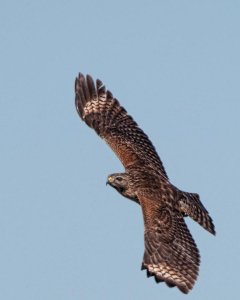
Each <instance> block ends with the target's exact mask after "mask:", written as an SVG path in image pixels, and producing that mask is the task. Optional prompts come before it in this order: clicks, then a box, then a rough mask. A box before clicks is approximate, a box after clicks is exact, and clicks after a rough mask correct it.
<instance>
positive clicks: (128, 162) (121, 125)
mask: <svg viewBox="0 0 240 300" xmlns="http://www.w3.org/2000/svg"><path fill="white" fill-rule="evenodd" d="M75 105H76V109H77V112H78V114H79V116H80V118H81V119H82V120H83V121H84V122H85V123H86V124H87V125H88V126H89V127H91V128H93V129H94V130H95V131H96V133H97V134H98V135H99V136H100V137H101V138H102V139H104V140H105V142H106V143H107V144H108V145H109V146H110V147H111V148H112V150H113V151H114V152H115V154H116V155H117V156H118V158H119V159H120V161H121V162H122V164H123V166H124V168H125V173H115V174H112V175H109V176H108V179H107V184H109V185H110V186H112V187H113V188H114V189H116V190H117V191H118V192H119V193H120V194H121V195H123V196H124V197H126V198H128V199H130V200H133V201H135V202H136V203H138V204H140V206H141V208H142V213H143V219H144V244H145V252H144V256H143V262H142V270H143V269H146V271H147V276H148V277H149V276H154V277H155V280H156V282H165V283H166V284H167V285H168V286H169V287H174V286H177V287H178V288H179V290H180V291H182V292H183V293H188V292H189V291H190V290H191V289H192V288H193V285H194V283H195V281H196V279H197V276H198V271H199V265H200V255H199V251H198V248H197V246H196V244H195V242H194V239H193V238H192V236H191V233H190V232H189V230H188V227H187V225H186V223H185V220H184V218H185V217H187V216H189V217H191V218H192V219H193V220H194V221H196V222H198V223H199V224H200V225H201V226H202V227H203V228H204V229H206V230H207V231H209V232H210V233H212V234H215V228H214V225H213V221H212V218H211V217H210V215H209V213H208V211H207V210H206V208H205V207H204V206H203V204H202V203H201V201H200V198H199V195H198V194H195V193H188V192H184V191H181V190H179V189H178V188H177V187H175V186H174V185H173V184H171V182H170V181H169V179H168V176H167V173H166V171H165V169H164V166H163V164H162V161H161V159H160V157H159V156H158V154H157V152H156V150H155V148H154V146H153V144H152V143H151V141H150V140H149V139H148V136H147V135H146V134H145V133H144V132H143V131H142V130H141V129H140V128H139V127H138V125H137V123H136V122H135V121H134V120H133V118H132V117H131V116H130V115H129V114H128V113H127V111H126V110H125V109H124V108H123V107H122V106H120V104H119V102H118V100H117V99H116V98H114V97H113V95H112V93H111V92H110V91H109V90H106V88H105V86H104V85H103V83H102V82H101V81H100V80H99V79H97V80H96V83H95V82H94V81H93V79H92V77H91V76H89V75H87V76H86V77H85V76H84V75H82V74H81V73H80V74H79V76H78V77H77V78H76V81H75Z"/></svg>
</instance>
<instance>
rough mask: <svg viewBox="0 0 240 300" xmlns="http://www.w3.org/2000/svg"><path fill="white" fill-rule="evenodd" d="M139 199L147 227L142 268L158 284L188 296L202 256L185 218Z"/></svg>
mask: <svg viewBox="0 0 240 300" xmlns="http://www.w3.org/2000/svg"><path fill="white" fill-rule="evenodd" d="M139 199H140V203H141V206H142V209H143V216H144V225H145V233H144V237H145V253H144V257H143V263H142V269H146V270H147V276H148V277H149V276H154V277H155V280H156V282H163V281H165V282H166V284H167V285H168V286H169V287H174V286H177V287H178V288H179V289H180V290H181V291H182V292H183V293H188V292H189V290H191V289H192V287H193V285H194V283H195V281H196V279H197V276H198V270H199V264H200V256H199V252H198V249H197V246H196V244H195V242H194V240H193V238H192V236H191V234H190V232H189V230H188V228H187V226H186V224H185V222H184V219H183V217H182V215H181V214H180V213H179V212H177V211H172V210H171V209H170V208H169V207H167V206H159V205H157V204H156V201H153V200H149V199H147V198H144V197H141V196H139Z"/></svg>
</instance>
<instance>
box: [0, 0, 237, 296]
mask: <svg viewBox="0 0 240 300" xmlns="http://www.w3.org/2000/svg"><path fill="white" fill-rule="evenodd" d="M239 13H240V4H239V1H176V0H175V1H157V0H155V1H153V0H150V1H118V2H117V1H104V0H102V1H71V0H70V1H38V2H37V1H27V0H23V1H5V0H1V2H0V40H1V47H0V49H1V50H0V51H1V55H0V69H1V72H0V130H1V145H0V146H1V147H0V149H1V150H0V153H1V155H0V166H1V170H0V182H1V191H0V237H1V239H0V240H1V242H0V244H1V247H0V269H1V272H0V298H1V299H4V300H10V299H11V300H12V299H18V300H21V299H24V300H28V299H29V300H30V299H31V300H32V299H34V300H38V299H39V300H40V299H41V300H42V299H44V300H48V299H49V300H50V299H51V300H54V299H58V300H61V299H71V300H75V299H84V300H85V299H86V300H92V299H139V300H141V299H149V298H158V299H160V298H161V299H172V300H174V299H186V297H187V298H188V299H194V300H198V299H220V300H221V299H227V298H229V299H236V298H237V290H238V280H239V272H238V270H239V268H240V259H239V251H240V243H239V212H240V204H239V203H240V202H239V192H238V186H239V182H238V180H239V175H240V174H239V162H240V157H239V156H240V155H239V153H240V149H239V148H240V141H239V130H240V124H239V123H240V122H239V115H240V85H239V78H240V56H239V53H240V38H239V28H240V18H239ZM79 71H81V72H82V73H84V74H86V73H89V74H91V75H92V76H93V77H94V78H100V79H101V80H102V81H103V82H104V83H105V84H106V85H107V87H108V88H109V89H110V90H111V91H112V92H113V94H114V95H115V97H116V98H118V99H119V101H120V102H121V104H122V105H123V106H124V107H125V108H126V109H127V110H128V112H129V113H130V114H131V115H132V116H133V117H134V119H135V120H136V121H137V122H138V124H139V125H140V126H141V127H142V128H143V129H144V131H145V132H146V133H147V134H148V135H149V137H150V138H151V140H152V142H153V144H154V145H155V147H156V149H157V150H158V153H159V155H160V156H161V158H162V161H163V163H164V165H165V168H166V170H167V173H168V175H169V177H170V179H171V181H172V183H173V184H175V185H176V186H178V187H179V188H181V189H183V190H186V191H189V192H197V193H199V194H200V195H201V200H202V202H203V203H204V204H205V205H206V207H207V209H208V210H209V211H210V213H211V216H212V217H213V219H214V222H215V225H216V230H217V236H216V237H213V236H211V235H210V234H208V233H207V232H206V231H204V230H202V228H200V226H198V225H197V224H194V223H193V222H192V221H191V220H189V221H188V225H189V227H190V229H191V232H192V234H193V236H194V238H195V240H196V242H197V244H198V246H199V249H200V252H201V257H202V263H201V269H200V275H199V278H198V281H197V283H196V285H195V287H194V289H193V291H192V292H191V293H190V294H189V295H188V296H185V295H182V294H180V292H179V291H178V290H177V289H169V288H167V287H166V285H164V284H159V285H157V284H155V282H154V280H153V279H152V278H149V279H147V278H146V274H145V273H144V272H141V271H140V266H141V261H142V256H143V251H144V245H143V220H142V215H141V210H140V208H139V207H138V206H137V205H136V204H135V203H132V202H130V201H128V200H127V199H124V198H123V197H121V196H120V195H119V194H117V193H116V191H114V190H113V189H111V188H110V187H106V185H105V182H106V177H107V175H108V174H110V173H113V172H119V171H120V172H121V171H122V170H123V167H122V166H121V164H120V162H119V161H118V159H117V158H116V157H115V155H114V154H113V153H112V151H111V150H110V149H109V148H108V147H107V146H106V145H105V144H104V143H103V141H101V140H100V139H99V138H98V137H97V136H96V134H95V133H94V132H93V131H92V130H90V129H89V128H88V127H87V126H86V125H85V124H84V123H82V122H81V121H80V119H79V117H78V115H77V113H76V111H75V107H74V90H73V86H74V80H75V77H76V75H77V73H78V72H79Z"/></svg>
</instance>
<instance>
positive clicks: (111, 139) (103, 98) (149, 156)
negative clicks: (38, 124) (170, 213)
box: [75, 74, 167, 178]
mask: <svg viewBox="0 0 240 300" xmlns="http://www.w3.org/2000/svg"><path fill="white" fill-rule="evenodd" d="M75 94H76V97H75V104H76V108H77V111H78V114H79V116H80V118H81V119H82V120H83V121H85V122H86V124H87V125H88V126H90V127H91V128H93V129H94V130H95V131H96V133H97V134H98V135H100V136H101V137H102V138H103V139H104V140H105V141H106V142H107V144H108V145H109V146H110V147H111V148H112V150H113V151H114V152H115V153H116V154H117V156H118V157H119V159H120V160H121V162H122V164H123V165H124V167H125V169H127V168H128V167H130V166H131V167H133V166H134V165H137V166H139V165H140V166H142V165H146V166H148V167H150V168H151V169H153V170H155V172H156V173H158V174H159V175H163V176H164V177H165V178H167V173H166V171H165V169H164V167H163V164H162V162H161V160H160V158H159V156H158V154H157V152H156V150H155V148H154V146H153V145H152V143H151V141H150V140H149V139H148V137H147V135H146V134H145V133H144V132H143V131H142V130H141V129H140V128H139V127H138V125H137V123H136V122H135V121H134V120H133V119H132V117H131V116H129V115H128V114H127V112H126V110H125V109H124V108H123V107H122V106H120V104H119V102H118V100H117V99H115V98H114V97H113V95H112V94H111V92H110V91H106V89H105V87H104V86H103V84H102V82H101V81H100V80H97V81H96V85H95V83H94V81H93V79H92V77H91V76H89V75H87V76H86V77H84V76H83V75H82V74H79V76H78V77H77V78H76V81H75Z"/></svg>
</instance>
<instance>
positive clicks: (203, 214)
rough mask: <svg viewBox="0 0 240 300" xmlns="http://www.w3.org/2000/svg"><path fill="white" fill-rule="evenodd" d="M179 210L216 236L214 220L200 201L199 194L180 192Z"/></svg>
mask: <svg viewBox="0 0 240 300" xmlns="http://www.w3.org/2000/svg"><path fill="white" fill-rule="evenodd" d="M178 209H179V211H181V212H182V213H184V214H186V215H188V216H189V217H191V218H192V219H193V220H194V221H196V222H197V223H198V224H199V225H201V226H202V227H203V228H204V229H206V230H207V231H209V232H210V233H212V234H214V235H215V234H216V231H215V227H214V224H213V220H212V218H211V217H210V215H209V213H208V211H207V210H206V208H205V207H204V206H203V204H202V202H201V201H200V198H199V195H198V194H194V193H187V192H181V191H180V197H179V201H178Z"/></svg>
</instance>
